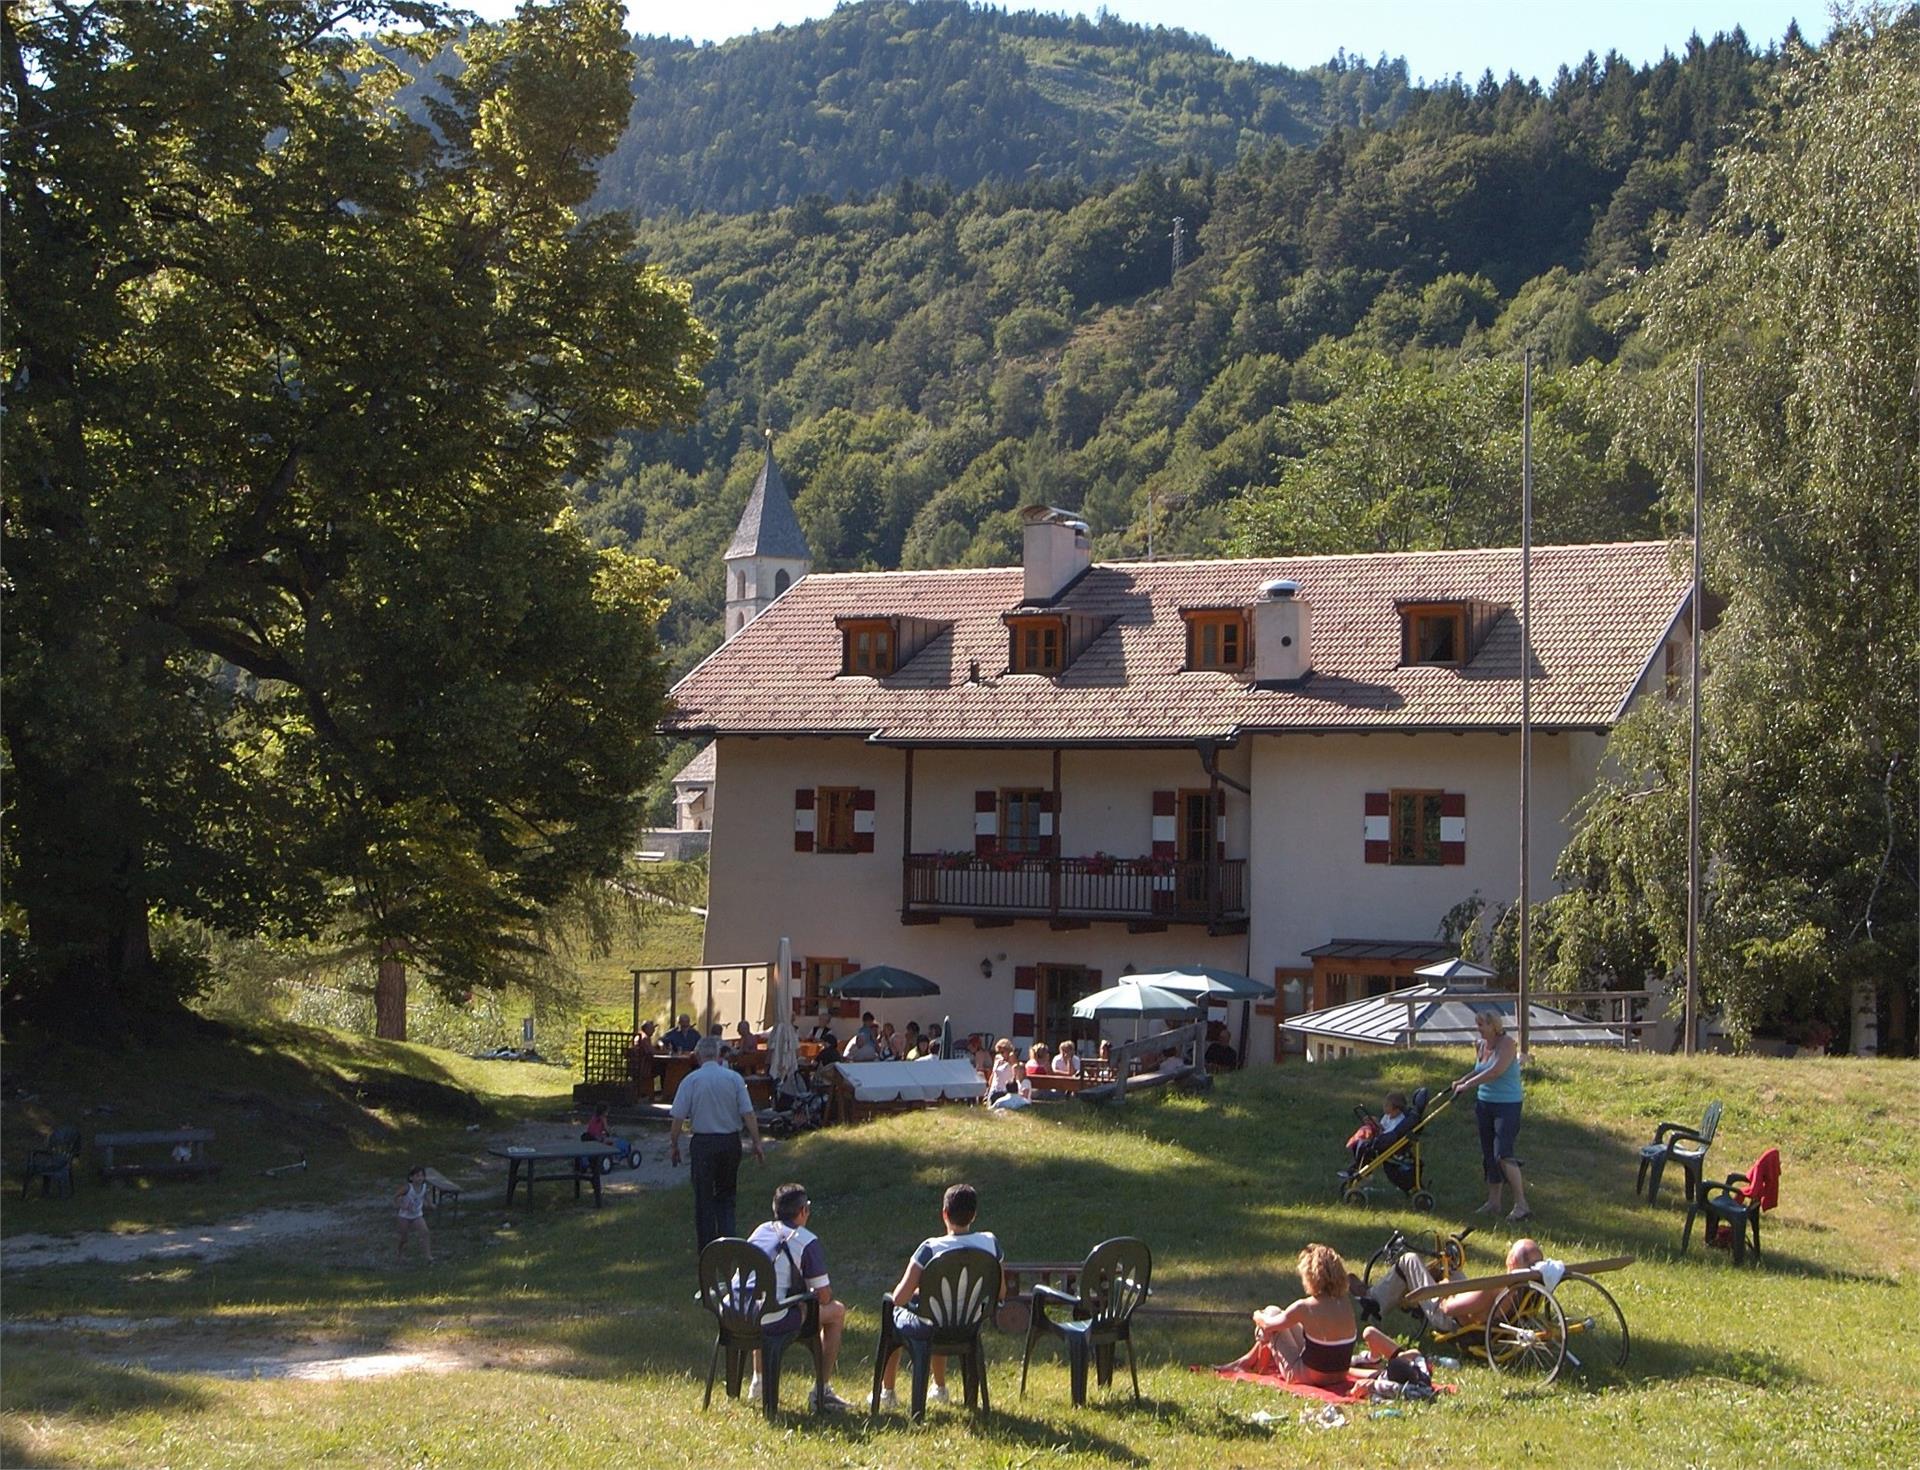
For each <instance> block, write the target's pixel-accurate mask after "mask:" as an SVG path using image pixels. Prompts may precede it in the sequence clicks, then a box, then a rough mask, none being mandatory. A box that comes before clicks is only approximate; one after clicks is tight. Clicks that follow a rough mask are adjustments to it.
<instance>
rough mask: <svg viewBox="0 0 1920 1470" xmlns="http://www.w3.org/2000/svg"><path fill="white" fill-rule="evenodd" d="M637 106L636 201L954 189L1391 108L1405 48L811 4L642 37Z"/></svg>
mask: <svg viewBox="0 0 1920 1470" xmlns="http://www.w3.org/2000/svg"><path fill="white" fill-rule="evenodd" d="M634 50H635V52H636V54H637V55H638V58H639V67H638V69H637V71H636V74H635V77H634V104H633V114H632V116H631V118H630V119H629V121H628V125H627V131H626V135H625V137H624V138H623V139H622V140H621V142H620V145H619V147H618V148H617V149H616V150H615V152H614V154H613V156H612V157H611V158H609V159H608V160H607V161H606V163H605V164H604V166H603V167H602V170H601V197H602V199H603V201H604V202H607V203H611V204H616V205H620V206H624V207H628V208H632V209H634V210H636V211H638V212H640V213H642V214H651V213H656V212H659V211H661V210H667V209H690V210H709V209H711V210H723V211H739V210H752V209H763V208H769V207H773V206H778V205H784V204H795V203H798V202H799V201H800V200H801V199H802V198H804V197H806V196H807V195H809V194H823V195H826V196H829V197H831V198H834V199H840V198H844V197H845V196H846V195H847V194H848V193H850V192H867V191H871V190H875V189H884V188H888V187H890V186H891V185H892V184H893V183H894V182H896V181H897V180H899V179H900V178H902V177H914V176H923V177H931V178H939V179H942V180H944V181H946V182H947V183H949V184H951V185H953V186H954V187H955V188H962V189H964V188H968V187H970V186H972V185H974V184H977V183H986V182H993V181H1000V182H1006V181H1014V180H1021V179H1027V178H1041V179H1074V180H1079V181H1083V182H1093V181H1098V180H1102V179H1108V178H1114V177H1121V176H1125V175H1130V174H1132V173H1134V172H1135V171H1137V170H1138V169H1139V168H1140V167H1141V166H1143V165H1145V164H1147V163H1150V162H1153V161H1155V160H1161V161H1164V160H1168V159H1177V158H1179V157H1180V156H1181V155H1183V154H1192V155H1193V156H1194V157H1196V158H1199V159H1202V160H1205V161H1209V162H1212V163H1215V164H1227V163H1230V162H1232V161H1233V160H1234V159H1236V158H1237V157H1238V156H1239V155H1240V153H1241V152H1242V151H1243V150H1244V149H1247V148H1250V147H1263V146H1265V145H1266V144H1268V143H1270V142H1272V141H1274V140H1276V139H1279V140H1284V141H1287V142H1294V143H1299V142H1309V141H1311V140H1313V139H1314V138H1316V137H1318V136H1320V135H1321V134H1322V133H1324V132H1325V131H1326V130H1327V129H1328V128H1329V127H1330V126H1333V125H1335V124H1354V123H1358V122H1361V121H1363V120H1366V119H1369V118H1372V119H1381V118H1392V117H1395V116H1397V115H1398V114H1399V113H1400V111H1401V110H1403V109H1404V107H1405V106H1406V103H1407V100H1408V96H1409V94H1408V84H1407V70H1406V65H1405V63H1403V62H1387V61H1385V60H1384V59H1383V60H1382V62H1381V63H1380V65H1379V66H1377V67H1375V66H1369V65H1368V64H1366V63H1365V62H1361V61H1357V60H1355V61H1349V60H1348V59H1347V58H1345V57H1344V56H1342V57H1339V58H1336V59H1335V60H1334V61H1333V62H1332V63H1330V64H1328V65H1326V66H1319V67H1314V68H1312V69H1311V70H1308V71H1294V70H1292V69H1291V68H1288V67H1284V66H1267V65H1262V64H1261V63H1258V62H1252V61H1237V60H1235V59H1234V58H1233V57H1231V56H1228V55H1226V54H1225V53H1224V52H1222V51H1220V50H1219V49H1218V48H1217V47H1216V46H1214V45H1213V44H1212V43H1211V42H1209V41H1207V40H1206V39H1205V38H1204V37H1201V36H1195V35H1190V34H1188V33H1187V32H1185V31H1179V30H1173V31H1169V30H1166V29H1163V28H1159V27H1151V28H1149V27H1145V26H1136V25H1129V24H1127V23H1126V22H1124V21H1122V20H1120V19H1118V18H1117V17H1114V16H1111V15H1104V14H1103V15H1102V16H1101V18H1100V19H1099V20H1097V21H1090V20H1088V19H1086V18H1085V17H1084V16H1075V17H1072V18H1069V17H1066V16H1062V15H1034V14H1025V13H1013V14H1008V13H1006V12H1004V11H999V10H993V9H987V8H981V7H978V6H975V5H970V4H967V3H965V0H916V3H911V4H909V3H907V0H866V3H862V4H854V5H843V6H842V7H841V8H840V9H838V10H836V11H834V12H833V13H832V14H831V15H829V16H827V17H826V18H824V19H822V20H819V21H812V22H808V23H806V24H802V25H797V26H783V27H781V28H780V29H778V30H774V31H764V32H759V33H756V34H754V35H749V36H742V37H739V38H737V39H735V40H731V41H728V42H726V43H725V44H723V45H718V46H713V45H706V46H695V45H693V44H692V43H690V42H686V41H675V40H670V39H667V38H665V37H658V36H652V37H644V38H642V39H640V40H638V41H636V42H635V43H634Z"/></svg>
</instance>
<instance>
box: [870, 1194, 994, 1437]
mask: <svg viewBox="0 0 1920 1470" xmlns="http://www.w3.org/2000/svg"><path fill="white" fill-rule="evenodd" d="M979 1213H980V1194H979V1191H978V1190H976V1189H975V1188H974V1187H973V1186H972V1185H971V1184H955V1185H951V1186H949V1187H948V1189H947V1192H946V1194H945V1195H944V1196H942V1198H941V1200H940V1220H941V1222H942V1223H943V1224H944V1225H945V1226H946V1227H947V1233H946V1234H945V1235H933V1236H929V1237H928V1238H927V1239H925V1240H923V1241H921V1242H920V1244H919V1245H918V1246H917V1247H915V1249H914V1252H913V1255H912V1256H911V1257H909V1258H908V1260H907V1269H906V1270H905V1271H903V1272H901V1273H900V1281H899V1284H898V1285H896V1286H895V1287H894V1288H893V1291H892V1293H891V1295H892V1298H893V1302H894V1308H893V1327H894V1331H896V1332H898V1333H899V1334H900V1335H901V1336H902V1337H919V1338H925V1337H928V1336H930V1335H931V1334H932V1331H933V1325H932V1324H931V1323H930V1322H928V1321H927V1320H926V1319H925V1318H924V1317H922V1316H920V1314H919V1313H917V1312H915V1311H914V1310H913V1309H912V1308H911V1307H909V1306H908V1305H907V1303H908V1302H910V1301H912V1300H913V1298H914V1296H915V1295H916V1294H917V1293H918V1292H919V1290H920V1277H921V1275H922V1273H923V1272H925V1271H926V1269H927V1267H928V1266H930V1265H932V1264H933V1262H935V1261H936V1260H938V1259H939V1258H940V1257H941V1256H944V1255H945V1254H946V1253H947V1252H948V1251H955V1250H960V1249H963V1248H964V1247H967V1246H973V1247H975V1248H977V1249H979V1250H983V1251H986V1252H987V1253H988V1254H989V1255H991V1256H992V1257H993V1258H994V1259H995V1260H996V1261H1005V1259H1006V1257H1005V1256H1004V1255H1003V1254H1002V1253H1001V1250H1000V1242H999V1240H998V1239H996V1238H995V1236H994V1234H993V1232H992V1231H990V1230H975V1229H974V1228H973V1224H974V1218H975V1217H976V1216H977V1215H978V1214H979ZM1005 1295H1006V1277H1005V1275H1004V1274H1003V1275H1002V1276H1001V1279H1000V1285H999V1287H998V1288H997V1289H996V1291H995V1292H994V1300H996V1301H998V1300H999V1299H1000V1298H1001V1297H1003V1296H1005ZM899 1367H900V1350H899V1349H898V1348H896V1349H894V1351H893V1352H892V1353H891V1354H890V1355H889V1356H888V1358H887V1366H886V1368H885V1369H884V1370H883V1371H882V1373H881V1377H880V1407H881V1408H883V1409H891V1408H893V1407H895V1405H896V1403H897V1402H898V1400H897V1399H896V1398H895V1397H894V1392H893V1379H894V1374H895V1372H896V1371H898V1369H899ZM946 1401H947V1360H946V1358H945V1357H944V1356H943V1355H936V1356H935V1357H934V1360H933V1386H932V1387H931V1388H929V1389H928V1390H927V1402H928V1403H933V1404H943V1403H945V1402H946Z"/></svg>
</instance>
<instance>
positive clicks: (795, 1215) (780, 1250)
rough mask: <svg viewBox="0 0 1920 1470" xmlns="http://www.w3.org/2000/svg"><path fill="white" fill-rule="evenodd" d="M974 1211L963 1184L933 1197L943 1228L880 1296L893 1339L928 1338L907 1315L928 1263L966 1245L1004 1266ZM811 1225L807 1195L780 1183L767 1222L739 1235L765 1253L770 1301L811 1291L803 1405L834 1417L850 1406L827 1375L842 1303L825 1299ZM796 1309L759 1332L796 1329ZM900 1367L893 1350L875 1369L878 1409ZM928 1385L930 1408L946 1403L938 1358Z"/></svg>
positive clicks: (756, 1383) (834, 1359) (778, 1312)
mask: <svg viewBox="0 0 1920 1470" xmlns="http://www.w3.org/2000/svg"><path fill="white" fill-rule="evenodd" d="M979 1212H980V1195H979V1192H978V1191H977V1190H976V1189H975V1188H974V1187H973V1186H972V1185H971V1184H954V1185H950V1186H949V1187H948V1188H947V1190H946V1192H945V1193H944V1194H943V1195H942V1196H941V1198H940V1223H941V1224H942V1226H944V1227H945V1228H944V1230H943V1231H942V1233H940V1234H939V1235H930V1236H928V1237H927V1238H926V1239H925V1240H923V1241H921V1242H920V1244H919V1245H917V1246H915V1247H914V1249H913V1252H912V1254H911V1255H909V1256H908V1257H907V1264H906V1266H905V1268H904V1269H903V1270H902V1271H901V1273H900V1280H899V1281H898V1282H897V1283H895V1285H894V1288H893V1290H892V1291H891V1292H889V1293H888V1300H889V1301H890V1302H891V1303H892V1310H893V1330H894V1331H895V1332H896V1333H897V1334H898V1335H899V1336H901V1337H905V1338H919V1339H923V1340H924V1339H925V1338H927V1337H929V1336H931V1335H932V1332H933V1325H932V1323H931V1322H929V1321H928V1320H927V1319H926V1318H924V1317H922V1316H921V1315H920V1314H919V1313H918V1312H917V1311H915V1310H914V1306H915V1303H916V1299H917V1297H918V1295H919V1289H920V1277H921V1275H922V1273H924V1272H925V1271H926V1269H927V1267H928V1266H930V1265H932V1264H933V1262H934V1261H936V1260H938V1259H939V1258H940V1257H941V1256H943V1255H945V1254H946V1253H947V1252H949V1251H954V1250H959V1249H961V1248H963V1247H967V1246H972V1247H976V1248H978V1249H980V1250H984V1251H986V1252H987V1253H988V1254H989V1255H991V1256H992V1257H993V1258H994V1259H995V1260H997V1261H1004V1260H1005V1259H1006V1257H1005V1254H1004V1253H1003V1252H1002V1251H1001V1249H1000V1242H999V1240H998V1239H997V1238H996V1237H995V1236H994V1234H993V1233H992V1232H991V1231H988V1230H981V1229H979V1228H977V1218H978V1215H979ZM812 1220H813V1206H812V1203H811V1202H810V1200H809V1199H808V1197H807V1190H806V1186H805V1185H803V1184H783V1185H781V1186H780V1187H779V1188H778V1189H776V1190H775V1191H774V1192H773V1218H772V1219H771V1220H768V1221H767V1222H766V1223H765V1224H763V1225H760V1226H759V1227H757V1228H756V1229H755V1230H754V1232H753V1234H751V1235H750V1236H748V1237H747V1239H748V1241H749V1243H751V1244H753V1245H757V1246H759V1247H760V1249H761V1250H763V1251H765V1252H766V1253H767V1256H768V1258H769V1259H770V1260H772V1262H773V1270H774V1287H775V1289H774V1292H773V1300H774V1301H775V1302H776V1303H777V1302H780V1301H784V1300H788V1299H790V1298H792V1297H795V1296H799V1295H801V1294H802V1292H803V1290H804V1292H807V1293H811V1294H812V1296H813V1298H814V1301H815V1302H816V1303H817V1304H818V1310H819V1313H820V1356H821V1373H820V1379H821V1382H820V1386H819V1387H818V1388H817V1389H816V1390H815V1392H814V1393H813V1395H812V1397H811V1403H810V1407H812V1408H814V1409H816V1410H826V1411H828V1412H830V1413H831V1412H840V1411H844V1410H846V1409H848V1408H850V1407H851V1405H849V1404H848V1403H847V1401H846V1400H845V1399H843V1398H842V1397H841V1396H840V1395H839V1394H837V1393H836V1392H834V1389H833V1375H834V1370H835V1369H836V1367H837V1366H838V1365H839V1360H840V1342H841V1338H842V1336H843V1335H844V1333H845V1331H846V1323H847V1308H846V1304H845V1303H844V1302H841V1301H839V1300H837V1299H836V1298H835V1297H834V1294H833V1281H832V1278H831V1276H830V1275H829V1274H828V1272H827V1258H826V1252H825V1250H824V1248H823V1247H822V1246H821V1244H820V1237H819V1236H817V1235H815V1234H814V1233H813V1231H812V1230H811V1229H810V1228H809V1227H810V1226H811V1224H812ZM1005 1295H1006V1281H1005V1278H1004V1276H1003V1277H1002V1279H1001V1282H1000V1288H999V1291H998V1293H997V1294H996V1300H998V1299H1001V1298H1004V1297H1005ZM805 1310H806V1309H805V1307H804V1306H793V1307H790V1308H785V1309H777V1308H776V1309H770V1311H769V1315H768V1316H767V1318H766V1319H765V1320H764V1322H763V1327H764V1329H765V1331H766V1332H768V1333H769V1334H771V1335H780V1334H784V1333H789V1332H793V1331H796V1330H798V1328H799V1327H800V1325H801V1323H802V1320H803V1314H804V1312H805ZM760 1367H761V1364H760V1354H759V1353H757V1352H756V1353H755V1354H754V1356H753V1379H752V1382H751V1383H750V1385H749V1387H748V1397H749V1398H750V1399H757V1398H759V1396H760ZM899 1368H900V1350H899V1349H898V1348H896V1349H894V1351H893V1352H891V1353H890V1354H889V1355H888V1357H887V1361H886V1364H885V1366H884V1367H883V1368H882V1370H881V1385H882V1386H881V1389H880V1407H881V1408H882V1409H891V1408H894V1407H896V1405H897V1402H898V1401H897V1399H896V1397H895V1394H894V1379H895V1375H896V1374H897V1373H898V1372H899ZM930 1376H931V1379H932V1382H931V1384H930V1386H929V1387H928V1390H927V1398H928V1400H929V1401H930V1402H932V1403H944V1402H946V1400H947V1364H946V1359H945V1358H943V1357H939V1356H935V1357H934V1359H933V1362H932V1371H931V1375H930Z"/></svg>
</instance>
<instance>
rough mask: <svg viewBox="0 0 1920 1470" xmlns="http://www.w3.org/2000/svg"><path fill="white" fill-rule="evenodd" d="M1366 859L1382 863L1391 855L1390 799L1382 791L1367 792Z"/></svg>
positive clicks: (1391, 816) (1391, 815) (1391, 820)
mask: <svg viewBox="0 0 1920 1470" xmlns="http://www.w3.org/2000/svg"><path fill="white" fill-rule="evenodd" d="M1366 820H1367V826H1366V843H1367V861H1368V862H1370V863H1384V862H1389V861H1391V860H1392V857H1393V842H1392V829H1393V812H1392V799H1391V798H1390V797H1389V796H1388V794H1387V793H1386V792H1384V791H1369V792H1368V793H1367V819H1366Z"/></svg>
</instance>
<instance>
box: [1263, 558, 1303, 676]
mask: <svg viewBox="0 0 1920 1470" xmlns="http://www.w3.org/2000/svg"><path fill="white" fill-rule="evenodd" d="M1312 671H1313V604H1312V603H1310V602H1308V601H1307V600H1306V599H1305V598H1303V597H1301V596H1300V584H1299V583H1298V582H1289V581H1287V580H1286V579H1285V578H1276V579H1275V580H1273V581H1271V582H1263V583H1261V584H1260V596H1259V598H1258V599H1257V600H1256V601H1255V602H1254V604H1253V678H1254V682H1255V683H1256V684H1293V683H1298V682H1299V681H1300V680H1302V679H1304V678H1306V676H1307V675H1308V674H1309V673H1311V672H1312Z"/></svg>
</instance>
